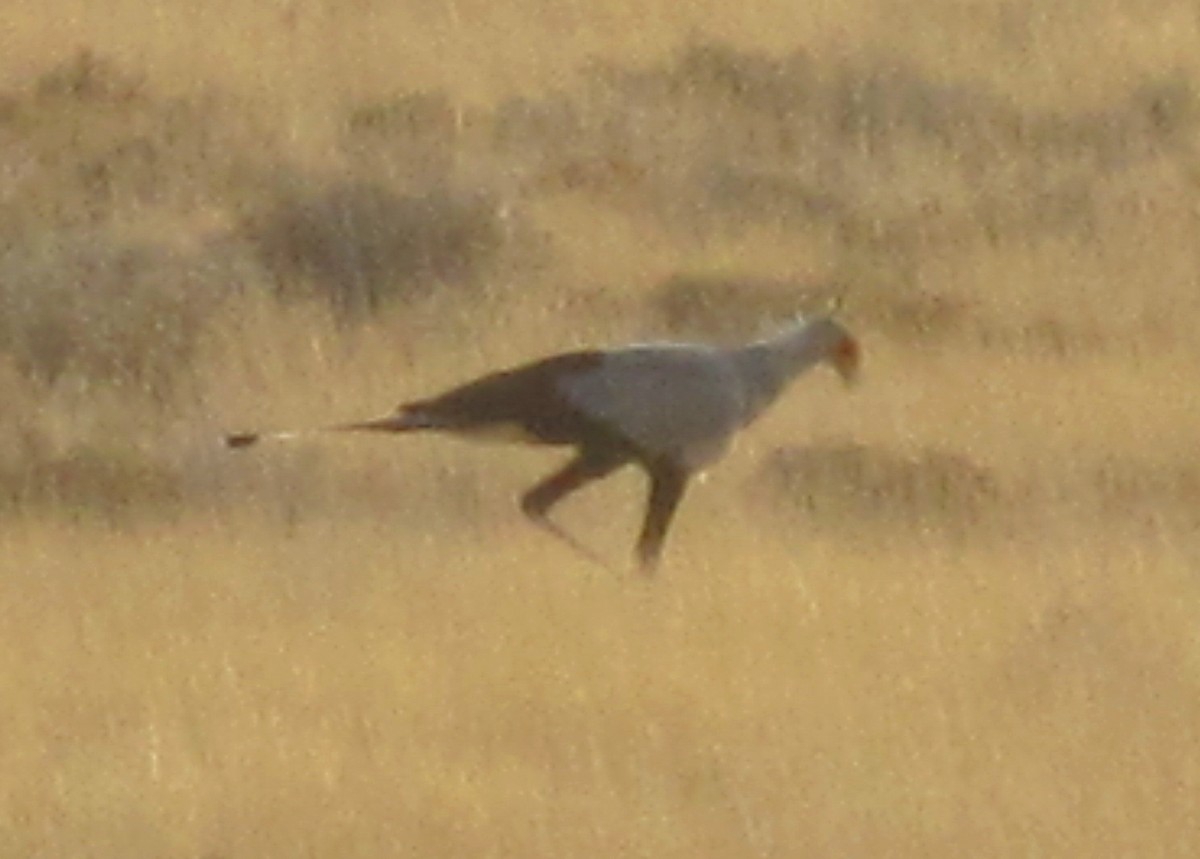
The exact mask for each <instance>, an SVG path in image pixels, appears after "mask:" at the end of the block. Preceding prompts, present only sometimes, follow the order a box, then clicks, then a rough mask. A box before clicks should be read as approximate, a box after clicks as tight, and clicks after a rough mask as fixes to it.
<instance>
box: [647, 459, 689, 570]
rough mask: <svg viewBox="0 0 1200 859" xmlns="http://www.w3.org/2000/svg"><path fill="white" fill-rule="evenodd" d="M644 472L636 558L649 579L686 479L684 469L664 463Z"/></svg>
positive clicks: (659, 556) (655, 565) (685, 486)
mask: <svg viewBox="0 0 1200 859" xmlns="http://www.w3.org/2000/svg"><path fill="white" fill-rule="evenodd" d="M647 470H648V471H649V472H650V500H649V502H648V503H647V505H646V521H645V523H644V524H643V525H642V534H641V536H640V537H638V543H637V555H638V561H639V563H640V565H641V569H642V572H643V573H646V574H647V575H649V574H651V573H653V572H654V570H655V569H656V568H657V567H658V562H659V559H660V558H661V557H662V548H663V540H664V539H665V538H666V536H667V529H668V528H669V527H670V525H671V518H672V517H673V516H674V515H675V510H676V508H677V507H678V506H679V501H680V499H681V498H683V491H684V489H686V488H687V482H688V477H689V475H688V473H687V471H685V470H684V469H682V468H680V467H678V466H676V465H673V464H666V463H656V464H655V465H653V466H647Z"/></svg>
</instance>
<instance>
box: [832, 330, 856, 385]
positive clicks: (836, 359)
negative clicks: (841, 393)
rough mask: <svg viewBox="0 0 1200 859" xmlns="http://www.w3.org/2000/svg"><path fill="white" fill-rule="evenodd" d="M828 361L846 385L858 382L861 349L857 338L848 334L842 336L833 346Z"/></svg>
mask: <svg viewBox="0 0 1200 859" xmlns="http://www.w3.org/2000/svg"><path fill="white" fill-rule="evenodd" d="M830 362H831V363H832V364H833V368H834V369H835V370H837V373H838V375H839V376H841V377H842V381H843V382H844V383H845V384H846V387H848V388H850V387H854V386H855V385H856V384H857V383H858V377H859V365H860V363H861V350H860V349H859V347H858V341H857V340H855V339H854V338H853V337H851V336H849V335H847V336H845V337H843V338H842V339H841V340H840V341H839V342H838V344H837V346H835V347H834V349H833V354H832V355H831V356H830Z"/></svg>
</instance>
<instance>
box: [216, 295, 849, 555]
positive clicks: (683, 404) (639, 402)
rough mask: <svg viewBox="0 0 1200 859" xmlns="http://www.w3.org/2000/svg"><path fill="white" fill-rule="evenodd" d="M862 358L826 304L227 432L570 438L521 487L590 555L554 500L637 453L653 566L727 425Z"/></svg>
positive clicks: (529, 504)
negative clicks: (748, 327)
mask: <svg viewBox="0 0 1200 859" xmlns="http://www.w3.org/2000/svg"><path fill="white" fill-rule="evenodd" d="M860 363H861V349H860V345H859V341H858V339H857V338H855V337H854V336H853V335H852V334H851V333H850V332H849V331H848V330H847V329H846V328H845V327H844V326H843V324H842V323H841V322H839V321H838V320H837V319H835V318H834V315H833V314H832V313H826V314H821V315H817V316H813V317H810V318H806V317H802V316H801V317H796V318H795V319H793V320H792V321H791V322H790V324H788V325H787V326H786V327H784V328H783V329H782V330H779V331H777V332H776V333H774V334H772V335H770V336H767V337H765V338H762V339H758V340H754V341H751V342H749V343H743V344H741V345H737V346H732V347H722V346H713V345H707V344H703V343H688V342H662V343H653V342H651V343H637V344H633V345H628V346H623V347H619V348H610V349H603V348H593V349H584V350H578V351H570V352H564V353H560V354H555V355H550V356H548V357H544V358H539V359H536V360H532V361H529V362H527V363H524V364H520V365H517V366H514V367H510V368H508V369H503V370H499V371H495V372H491V373H487V374H485V375H483V376H481V377H479V378H476V379H474V380H473V381H468V382H466V383H464V384H461V385H458V386H456V387H453V388H451V389H449V390H447V391H445V392H443V393H440V394H437V395H435V396H432V397H428V398H425V399H417V400H411V401H406V402H402V403H401V404H400V405H399V406H398V407H397V408H396V409H395V410H394V411H393V412H391V413H390V414H387V415H385V416H383V417H380V418H375V419H373V420H366V421H359V422H355V423H344V424H336V425H332V426H324V427H318V428H316V429H312V430H299V431H297V430H290V431H281V432H242V433H233V434H230V435H227V436H226V437H225V444H226V445H227V446H229V447H231V448H237V449H240V448H246V447H249V446H250V445H253V444H255V443H256V442H259V441H261V440H263V439H266V438H274V439H292V438H297V437H302V436H304V435H306V434H308V433H311V432H356V433H357V432H366V433H410V432H426V431H429V432H436V433H445V434H450V435H455V436H462V437H475V438H493V439H501V440H505V441H515V442H524V443H530V444H535V445H545V446H559V447H570V448H573V456H571V457H570V459H568V460H567V461H566V463H565V464H563V465H562V466H561V467H559V468H557V469H556V470H555V471H553V472H551V473H550V474H549V475H547V476H546V477H544V478H543V479H541V480H540V481H538V482H537V483H535V484H534V485H533V486H532V487H530V488H528V489H527V490H526V491H525V492H524V493H523V494H522V495H521V496H520V508H521V511H522V512H523V513H524V514H525V516H526V517H528V519H529V520H530V521H531V522H532V523H533V524H535V525H537V526H538V527H540V528H541V529H543V530H544V531H546V532H548V533H549V534H551V535H553V536H554V537H556V538H558V539H560V540H562V541H563V542H564V543H566V544H567V545H569V546H570V547H571V548H572V549H574V550H575V551H577V552H579V553H581V554H583V555H586V556H587V557H589V558H590V559H592V560H600V559H599V557H598V556H597V555H596V554H595V553H594V552H592V551H591V550H590V549H588V548H586V547H585V546H584V545H583V544H582V543H580V542H579V541H577V540H576V539H575V538H574V537H573V536H572V535H571V534H569V533H568V532H567V531H565V530H564V529H562V528H560V527H559V526H558V525H557V524H555V523H554V521H553V520H552V519H551V518H550V512H551V510H552V509H553V508H554V507H555V505H557V504H558V503H559V502H561V501H562V500H563V499H564V498H566V497H567V496H569V495H571V494H572V493H574V492H576V491H578V490H580V489H582V488H583V487H584V486H587V485H588V484H591V483H593V482H595V481H597V480H600V479H601V478H604V477H607V476H608V475H610V474H612V473H613V472H614V471H616V470H618V469H619V468H621V467H623V466H626V465H630V464H633V465H636V466H639V467H640V468H641V469H642V470H643V471H644V472H645V473H646V475H647V476H648V478H649V493H648V497H647V500H646V508H645V513H644V518H643V521H642V526H641V531H640V533H639V535H638V537H637V541H636V544H635V552H634V554H635V561H636V564H637V567H638V569H640V570H641V572H642V573H644V574H647V575H649V574H652V573H654V572H655V570H656V569H657V568H658V567H659V564H660V562H661V559H662V555H663V547H664V543H665V540H666V536H667V532H668V530H669V528H670V526H671V522H672V520H673V518H674V516H675V513H676V510H677V508H678V506H679V503H680V501H681V500H682V498H683V496H684V494H685V492H686V490H687V487H688V485H689V482H690V481H691V480H692V478H694V477H696V476H697V475H698V474H700V473H702V472H703V471H705V470H706V469H708V468H709V467H710V466H712V465H713V464H715V463H716V462H717V461H718V460H720V459H721V458H722V457H723V456H724V455H725V454H726V452H727V451H728V450H729V448H730V446H731V443H732V441H733V439H734V437H735V436H736V435H737V434H738V433H739V432H740V431H741V430H742V429H744V428H745V427H747V426H748V425H750V424H751V423H753V422H754V421H755V419H756V418H758V417H759V416H760V415H762V414H763V412H764V411H766V409H767V408H768V407H769V406H770V405H772V403H774V402H775V401H776V400H777V399H778V398H779V397H780V396H781V395H782V394H783V392H784V391H785V389H787V388H788V387H789V385H790V383H791V382H793V381H794V380H795V379H796V378H797V377H799V376H800V375H801V374H803V373H805V372H806V371H808V370H810V369H812V368H814V367H817V366H819V365H828V366H830V367H831V368H832V369H833V370H835V371H836V372H837V374H838V375H840V376H841V378H842V380H843V381H844V382H845V383H846V385H847V386H848V387H849V386H852V385H853V384H854V383H855V381H856V380H857V378H858V375H859V367H860ZM601 563H603V561H601Z"/></svg>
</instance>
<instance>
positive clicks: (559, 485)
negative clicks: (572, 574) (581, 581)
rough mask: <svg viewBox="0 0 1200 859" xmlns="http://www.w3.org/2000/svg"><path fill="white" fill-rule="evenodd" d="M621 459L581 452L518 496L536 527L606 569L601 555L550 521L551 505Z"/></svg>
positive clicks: (620, 462)
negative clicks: (599, 456)
mask: <svg viewBox="0 0 1200 859" xmlns="http://www.w3.org/2000/svg"><path fill="white" fill-rule="evenodd" d="M624 462H625V460H623V459H610V458H603V459H599V458H595V457H589V456H587V455H586V454H580V455H579V456H577V457H575V459H573V460H571V461H570V462H568V463H567V464H566V465H565V466H563V467H562V468H560V469H559V470H558V471H556V472H554V473H553V474H551V475H550V476H549V477H547V478H545V479H544V480H542V481H541V482H540V483H538V484H536V485H534V486H533V488H531V489H530V490H529V491H527V492H526V493H525V494H524V495H523V496H521V510H522V511H523V512H524V513H525V515H526V516H528V517H529V519H530V521H532V522H533V523H534V524H535V525H537V526H538V527H539V528H542V529H543V530H545V531H547V532H548V533H550V534H552V535H554V536H555V537H557V538H558V539H560V540H562V541H563V542H564V543H566V544H567V545H568V546H570V547H571V548H572V549H574V550H575V551H576V552H578V553H579V554H581V555H583V556H584V557H585V558H587V559H588V560H589V561H592V562H594V563H597V564H600V565H601V566H603V567H605V568H606V569H608V568H609V567H608V564H607V563H605V561H604V559H603V558H601V557H600V556H599V555H597V554H596V553H595V552H593V551H592V550H591V549H589V548H588V547H587V546H585V545H583V544H582V543H580V542H579V541H578V540H576V539H575V538H574V537H572V536H571V535H570V534H568V533H567V532H566V531H564V530H563V529H562V528H560V527H559V526H558V525H556V524H555V523H554V522H552V521H551V520H550V517H549V513H550V508H551V507H553V506H554V505H555V504H557V503H558V502H559V501H562V500H563V499H564V498H566V497H567V496H568V495H570V494H571V493H572V492H575V491H576V490H578V489H580V488H582V487H583V486H585V485H587V484H588V483H591V482H592V481H593V480H599V479H600V478H601V477H604V476H605V475H607V474H611V473H612V472H613V471H615V470H616V469H617V468H619V467H620V466H621V465H623V464H624Z"/></svg>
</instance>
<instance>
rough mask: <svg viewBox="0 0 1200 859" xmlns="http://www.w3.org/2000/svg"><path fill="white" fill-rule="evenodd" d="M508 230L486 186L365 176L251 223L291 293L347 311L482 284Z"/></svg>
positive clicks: (297, 199) (296, 199) (251, 234)
mask: <svg viewBox="0 0 1200 859" xmlns="http://www.w3.org/2000/svg"><path fill="white" fill-rule="evenodd" d="M504 236H505V229H504V222H503V217H502V216H501V214H500V213H499V212H498V211H497V206H496V205H495V204H494V203H493V202H492V201H491V200H490V199H488V198H487V197H485V196H483V195H478V194H466V193H458V192H454V191H449V190H441V191H434V192H430V193H428V194H424V195H420V196H405V195H398V194H395V193H393V192H391V191H389V190H387V189H386V188H383V187H381V186H377V185H364V184H350V185H340V186H336V187H333V188H331V189H322V190H320V191H317V192H315V193H312V194H301V195H298V196H291V197H288V198H286V199H285V200H284V201H283V202H281V203H280V204H279V205H278V206H277V207H276V208H275V209H274V210H273V211H272V212H271V213H269V214H268V215H267V216H266V217H264V218H262V219H259V220H258V221H257V222H255V223H252V224H251V225H250V226H249V227H248V231H247V238H248V239H249V240H250V241H251V243H252V244H253V245H254V247H256V248H257V250H258V253H259V255H260V257H261V260H262V262H263V264H264V265H265V266H266V267H267V268H269V269H270V270H272V271H274V272H275V273H276V274H277V276H278V278H279V283H280V287H281V291H282V292H283V293H284V294H289V293H296V292H299V293H301V294H303V293H315V294H317V295H318V296H320V297H322V298H324V299H326V300H327V301H328V302H329V303H330V304H331V305H332V306H333V307H334V308H335V309H337V310H338V311H339V312H341V313H343V314H346V315H356V314H361V313H364V312H371V311H375V310H377V309H378V308H379V307H380V306H381V305H383V304H384V303H385V302H387V301H390V300H394V299H403V298H414V297H421V296H424V295H428V294H430V293H432V292H433V291H434V290H436V289H437V288H438V287H439V286H442V285H445V284H450V283H453V284H457V285H470V284H477V283H479V282H480V281H481V280H482V278H483V276H484V275H485V274H486V273H487V271H488V269H489V266H490V265H491V264H492V263H493V261H494V260H495V259H496V257H497V255H498V253H499V251H500V250H501V248H502V246H503V244H504Z"/></svg>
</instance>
